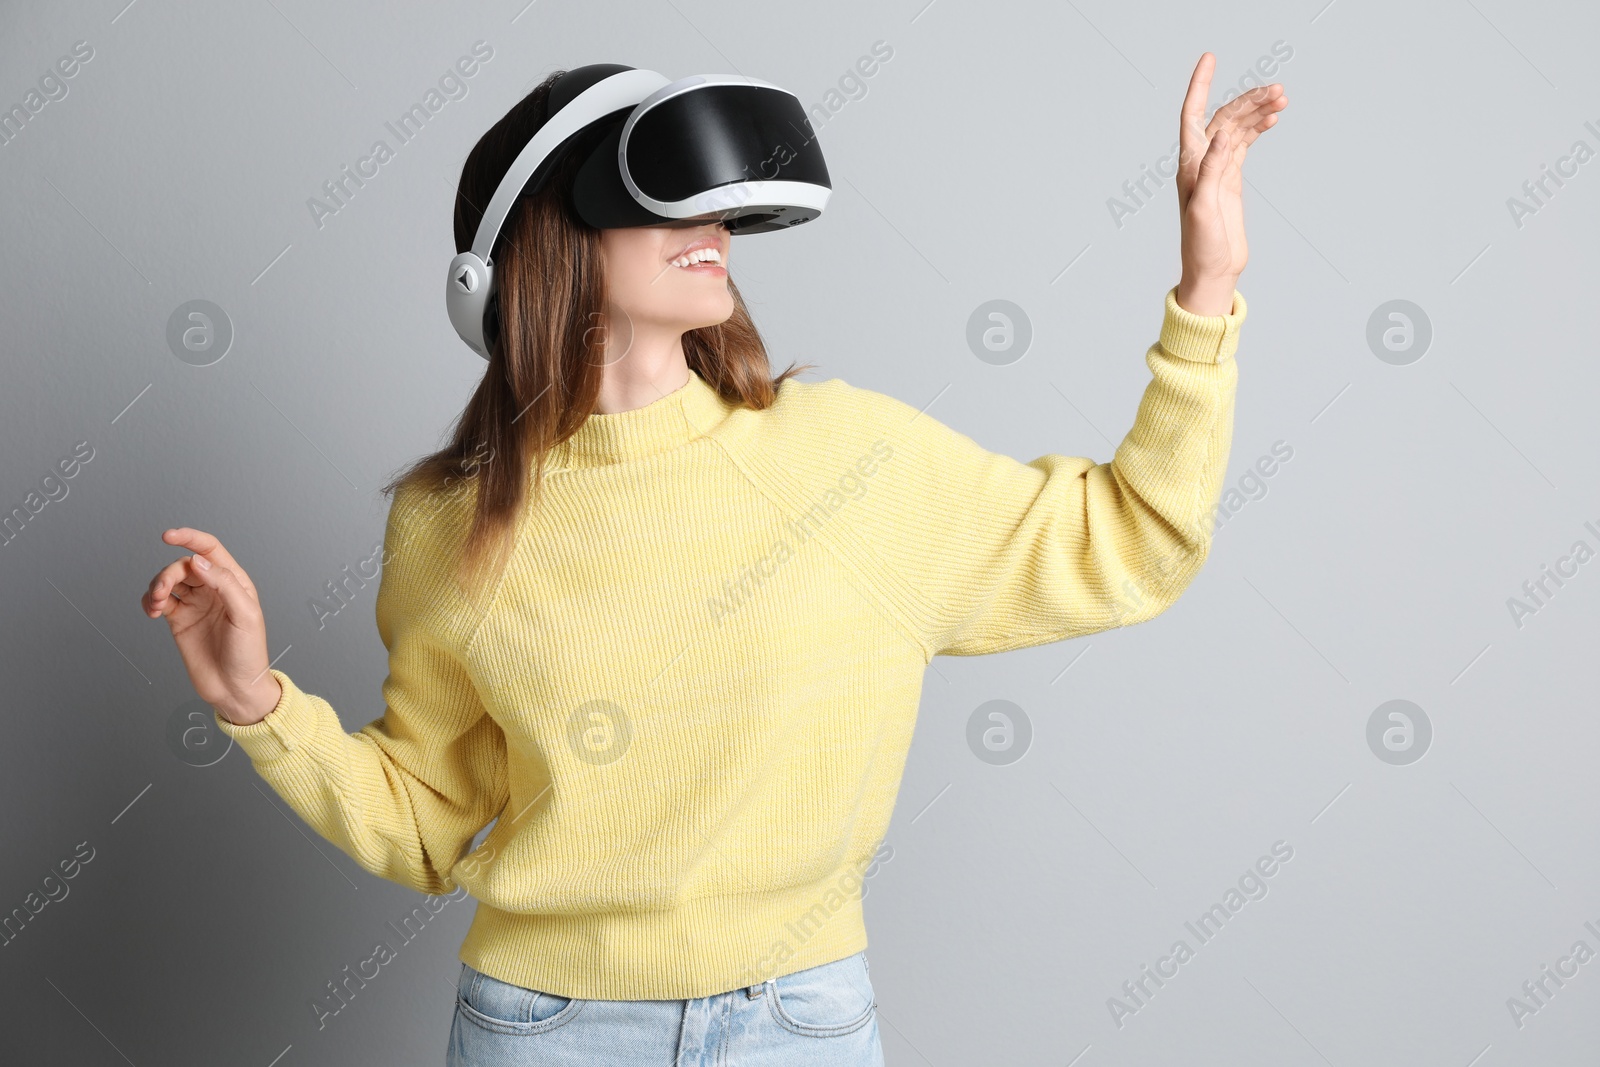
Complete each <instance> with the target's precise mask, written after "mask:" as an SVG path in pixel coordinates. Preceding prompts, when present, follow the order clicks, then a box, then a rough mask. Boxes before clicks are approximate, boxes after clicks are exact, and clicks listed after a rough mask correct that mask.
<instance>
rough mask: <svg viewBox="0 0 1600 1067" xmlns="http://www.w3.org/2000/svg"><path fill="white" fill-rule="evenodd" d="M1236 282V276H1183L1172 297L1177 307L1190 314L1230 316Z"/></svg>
mask: <svg viewBox="0 0 1600 1067" xmlns="http://www.w3.org/2000/svg"><path fill="white" fill-rule="evenodd" d="M1238 281H1239V279H1238V276H1237V275H1224V276H1221V277H1215V278H1198V279H1196V278H1190V277H1188V276H1187V275H1185V276H1184V277H1183V278H1182V279H1180V280H1179V282H1178V291H1177V293H1176V294H1174V296H1175V299H1176V300H1177V301H1178V306H1179V307H1181V308H1183V310H1185V311H1187V312H1189V313H1190V314H1193V315H1206V316H1211V315H1231V314H1232V313H1233V293H1234V290H1235V288H1237V284H1238Z"/></svg>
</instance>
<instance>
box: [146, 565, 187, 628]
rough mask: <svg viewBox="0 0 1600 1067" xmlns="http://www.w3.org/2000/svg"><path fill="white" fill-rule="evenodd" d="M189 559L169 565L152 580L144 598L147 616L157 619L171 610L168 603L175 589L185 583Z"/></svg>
mask: <svg viewBox="0 0 1600 1067" xmlns="http://www.w3.org/2000/svg"><path fill="white" fill-rule="evenodd" d="M187 559H188V557H187V556H185V557H184V558H183V559H179V560H175V561H173V562H172V563H169V564H167V565H166V566H165V567H162V568H161V570H159V571H157V572H156V576H155V577H154V578H152V579H150V588H149V589H147V590H146V591H145V594H144V597H143V601H144V610H145V614H146V615H149V616H150V617H151V618H157V617H159V616H161V615H162V614H164V613H165V612H166V611H167V610H168V609H169V605H168V604H167V601H168V599H169V598H170V597H171V595H172V590H173V587H174V586H176V585H177V584H178V583H179V582H181V581H183V579H184V578H185V577H186V576H187V575H188V573H189V567H188V564H187V563H186V562H185V560H187Z"/></svg>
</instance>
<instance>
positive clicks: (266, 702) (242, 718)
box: [217, 672, 283, 726]
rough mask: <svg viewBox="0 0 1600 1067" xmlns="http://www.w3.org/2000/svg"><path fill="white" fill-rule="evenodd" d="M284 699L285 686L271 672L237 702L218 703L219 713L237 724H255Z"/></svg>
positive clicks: (270, 712)
mask: <svg viewBox="0 0 1600 1067" xmlns="http://www.w3.org/2000/svg"><path fill="white" fill-rule="evenodd" d="M282 699H283V686H282V685H280V684H279V683H278V679H276V678H274V677H273V676H272V674H271V673H270V672H269V673H267V674H264V675H263V676H262V679H261V681H260V682H259V683H258V684H257V685H256V688H255V689H254V690H252V691H251V693H250V694H249V695H247V696H246V697H245V698H244V699H243V700H242V701H240V702H239V703H237V704H233V703H229V704H219V705H217V714H218V715H221V716H222V717H223V718H224V719H226V720H228V721H229V722H230V723H232V724H233V725H235V726H254V725H255V724H256V723H258V722H260V721H261V720H262V719H265V718H266V717H267V716H268V715H270V714H272V711H273V709H274V708H276V707H277V706H278V702H279V701H281V700H282Z"/></svg>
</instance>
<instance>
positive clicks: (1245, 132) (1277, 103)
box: [1228, 96, 1289, 167]
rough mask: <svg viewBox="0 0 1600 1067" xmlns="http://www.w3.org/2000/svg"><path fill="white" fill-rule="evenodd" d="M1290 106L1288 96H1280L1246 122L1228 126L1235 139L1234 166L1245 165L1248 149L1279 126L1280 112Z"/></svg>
mask: <svg viewBox="0 0 1600 1067" xmlns="http://www.w3.org/2000/svg"><path fill="white" fill-rule="evenodd" d="M1288 106H1289V98H1288V97H1286V96H1278V97H1275V98H1273V99H1271V100H1269V101H1267V102H1266V103H1265V104H1264V105H1263V106H1262V107H1261V108H1258V109H1257V110H1256V111H1255V113H1254V114H1252V115H1250V116H1248V118H1247V119H1245V120H1244V121H1242V122H1240V123H1236V124H1232V125H1229V126H1228V129H1229V131H1230V133H1231V134H1232V137H1233V144H1234V149H1233V164H1234V166H1236V167H1237V166H1242V165H1243V164H1244V156H1245V151H1246V149H1248V148H1249V147H1250V146H1251V145H1253V144H1255V143H1256V140H1257V139H1258V138H1260V136H1261V135H1262V134H1263V133H1266V132H1267V131H1268V130H1270V129H1272V127H1273V126H1275V125H1277V123H1278V112H1280V111H1282V110H1283V109H1284V108H1286V107H1288ZM1246 123H1248V124H1246Z"/></svg>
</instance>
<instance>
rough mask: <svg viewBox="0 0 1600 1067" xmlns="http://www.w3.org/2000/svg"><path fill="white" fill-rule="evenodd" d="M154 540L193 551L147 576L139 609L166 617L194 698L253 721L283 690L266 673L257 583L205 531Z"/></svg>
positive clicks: (233, 718) (237, 719) (236, 719)
mask: <svg viewBox="0 0 1600 1067" xmlns="http://www.w3.org/2000/svg"><path fill="white" fill-rule="evenodd" d="M161 539H162V540H163V541H165V542H166V543H167V544H169V545H179V546H182V547H184V548H187V549H189V550H190V551H191V552H193V553H194V555H190V556H184V557H183V558H182V559H179V560H176V561H174V562H172V563H170V564H168V565H167V566H165V567H163V568H162V569H161V571H160V573H158V574H157V575H156V576H155V577H154V578H152V579H151V580H150V588H149V589H148V590H147V591H146V592H145V594H144V596H143V597H141V598H140V603H141V604H142V605H143V606H144V613H145V614H146V615H147V616H149V617H150V618H152V619H159V618H161V617H163V616H165V617H166V620H167V625H168V626H169V627H171V630H172V639H173V641H175V642H176V643H177V645H178V653H179V654H180V655H181V656H183V665H184V667H185V668H187V669H188V671H189V682H190V684H192V685H193V686H194V690H195V692H196V693H198V694H199V696H200V699H201V700H204V701H205V702H206V703H207V704H210V705H211V706H212V707H213V708H215V709H216V711H217V713H218V714H219V715H221V716H222V717H223V718H224V719H227V720H228V721H229V722H233V723H237V724H238V725H240V726H248V725H250V724H251V723H257V722H260V721H261V720H262V719H264V718H266V717H267V715H268V714H269V713H270V712H271V711H272V709H273V708H275V707H277V705H278V700H279V698H280V695H281V694H282V692H283V688H282V686H280V685H279V684H278V680H277V679H276V678H274V677H273V676H272V675H271V674H269V673H267V667H268V665H269V661H268V659H267V627H266V621H265V620H264V619H263V618H262V616H261V604H260V601H259V600H258V599H257V597H256V587H255V586H254V585H252V584H251V582H250V577H249V575H247V574H245V572H244V568H242V567H240V566H239V564H238V563H237V562H235V561H234V558H233V557H232V556H231V555H229V554H228V550H227V549H225V548H223V547H222V542H221V541H218V540H217V539H216V538H215V537H212V536H211V535H210V534H208V533H205V532H204V531H202V530H192V529H190V528H188V527H187V526H184V527H179V528H177V529H174V530H167V531H166V532H165V533H163V534H162V535H161Z"/></svg>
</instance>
